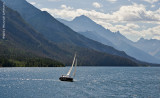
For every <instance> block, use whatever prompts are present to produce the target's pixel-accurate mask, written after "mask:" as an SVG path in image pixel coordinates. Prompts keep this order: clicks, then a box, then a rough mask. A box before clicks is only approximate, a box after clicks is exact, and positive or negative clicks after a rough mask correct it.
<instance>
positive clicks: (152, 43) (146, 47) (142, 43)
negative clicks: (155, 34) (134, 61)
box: [133, 38, 160, 59]
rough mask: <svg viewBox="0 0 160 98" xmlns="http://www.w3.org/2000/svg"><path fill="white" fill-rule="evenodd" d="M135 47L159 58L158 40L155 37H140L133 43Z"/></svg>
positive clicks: (159, 44) (159, 43)
mask: <svg viewBox="0 0 160 98" xmlns="http://www.w3.org/2000/svg"><path fill="white" fill-rule="evenodd" d="M133 45H134V46H135V47H137V48H139V49H141V50H143V51H145V52H147V53H148V54H150V55H152V56H154V57H157V58H159V59H160V41H159V40H156V39H150V40H147V39H144V38H141V39H140V40H138V41H137V42H135V43H134V44H133Z"/></svg>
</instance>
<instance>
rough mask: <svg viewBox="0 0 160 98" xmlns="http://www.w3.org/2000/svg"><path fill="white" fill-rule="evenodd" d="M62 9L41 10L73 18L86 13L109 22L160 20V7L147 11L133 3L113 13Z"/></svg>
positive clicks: (142, 6)
mask: <svg viewBox="0 0 160 98" xmlns="http://www.w3.org/2000/svg"><path fill="white" fill-rule="evenodd" d="M61 8H62V9H48V8H42V9H41V10H45V11H48V12H49V13H51V14H52V15H53V16H54V15H56V16H60V17H61V18H70V19H73V18H75V17H76V16H80V15H86V16H89V17H93V18H94V19H95V20H97V19H101V20H107V21H109V22H127V21H134V22H135V21H137V22H140V21H141V22H158V23H159V22H160V9H159V10H157V11H154V12H153V11H147V10H146V9H145V6H144V5H142V4H140V5H138V4H135V3H134V4H133V5H129V6H122V7H121V8H120V9H119V10H118V11H115V12H113V13H111V14H108V13H102V12H97V11H95V10H84V9H74V8H71V7H68V6H66V5H61Z"/></svg>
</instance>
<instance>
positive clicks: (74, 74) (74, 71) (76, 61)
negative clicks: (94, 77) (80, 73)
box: [73, 58, 77, 76]
mask: <svg viewBox="0 0 160 98" xmlns="http://www.w3.org/2000/svg"><path fill="white" fill-rule="evenodd" d="M76 66H77V58H76V62H75V68H74V73H73V76H75V74H76Z"/></svg>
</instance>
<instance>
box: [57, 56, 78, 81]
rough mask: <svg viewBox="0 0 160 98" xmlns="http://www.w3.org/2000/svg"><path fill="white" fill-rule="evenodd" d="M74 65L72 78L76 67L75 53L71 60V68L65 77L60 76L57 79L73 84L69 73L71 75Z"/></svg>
mask: <svg viewBox="0 0 160 98" xmlns="http://www.w3.org/2000/svg"><path fill="white" fill-rule="evenodd" d="M74 65H75V68H74V72H73V77H75V73H76V66H77V58H76V53H75V55H74V59H73V62H72V66H71V68H70V69H69V71H68V73H67V75H62V76H61V77H60V78H59V80H61V81H69V82H73V78H72V77H71V76H70V73H71V71H72V69H73V66H74Z"/></svg>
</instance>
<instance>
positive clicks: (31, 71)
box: [0, 67, 160, 98]
mask: <svg viewBox="0 0 160 98" xmlns="http://www.w3.org/2000/svg"><path fill="white" fill-rule="evenodd" d="M68 70H69V67H65V68H0V98H160V68H156V67H78V68H77V72H76V77H75V82H62V81H59V77H60V76H61V75H62V74H66V73H67V72H68Z"/></svg>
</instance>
